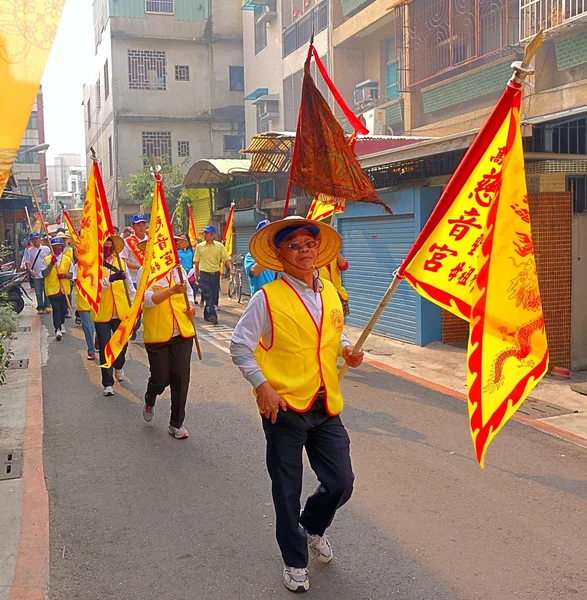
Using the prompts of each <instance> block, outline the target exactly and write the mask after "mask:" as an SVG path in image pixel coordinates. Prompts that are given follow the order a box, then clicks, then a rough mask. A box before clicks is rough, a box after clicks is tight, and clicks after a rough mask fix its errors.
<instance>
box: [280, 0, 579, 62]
mask: <svg viewBox="0 0 587 600" xmlns="http://www.w3.org/2000/svg"><path fill="white" fill-rule="evenodd" d="M586 1H587V0H586ZM327 27H328V2H326V0H323V1H322V2H320V4H317V5H316V6H315V7H314V8H312V9H311V10H309V11H308V12H307V13H306V14H305V15H304V16H303V17H301V18H300V19H298V20H297V21H296V22H295V23H294V24H293V25H290V26H289V27H288V28H287V29H286V30H285V31H284V32H283V56H288V55H289V54H291V53H292V52H295V51H296V50H297V49H298V48H301V47H302V46H303V45H304V44H306V43H308V42H309V41H310V38H311V37H312V31H314V35H316V34H318V33H320V32H321V31H324V30H325V29H326V28H327Z"/></svg>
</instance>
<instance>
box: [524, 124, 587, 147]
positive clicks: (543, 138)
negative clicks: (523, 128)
mask: <svg viewBox="0 0 587 600" xmlns="http://www.w3.org/2000/svg"><path fill="white" fill-rule="evenodd" d="M526 149H527V150H530V151H532V152H549V153H556V154H587V118H585V117H583V118H581V119H570V120H567V121H563V122H562V123H556V124H555V123H544V124H542V125H538V126H537V127H535V128H534V131H533V132H532V138H530V139H529V140H528V142H526Z"/></svg>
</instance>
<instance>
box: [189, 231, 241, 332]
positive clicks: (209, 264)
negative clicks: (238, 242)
mask: <svg viewBox="0 0 587 600" xmlns="http://www.w3.org/2000/svg"><path fill="white" fill-rule="evenodd" d="M215 237H216V227H214V225H206V227H204V241H203V242H200V243H199V244H198V245H197V246H196V255H195V257H194V263H195V265H196V280H197V281H198V283H199V285H200V289H201V290H202V298H204V319H205V320H206V321H209V322H210V323H212V324H213V325H216V324H217V323H218V315H217V314H216V307H215V304H216V301H217V300H216V299H217V298H218V295H219V293H220V263H221V262H222V261H224V262H225V263H226V266H227V267H228V268H229V269H230V273H231V274H232V275H234V273H235V270H234V268H233V266H232V262H231V260H230V256H229V255H228V252H227V251H226V248H225V247H224V244H222V243H221V242H217V241H216V240H215V239H214V238H215Z"/></svg>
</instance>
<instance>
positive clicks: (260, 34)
mask: <svg viewBox="0 0 587 600" xmlns="http://www.w3.org/2000/svg"><path fill="white" fill-rule="evenodd" d="M264 13H265V7H264V6H259V5H256V6H255V11H254V14H255V54H259V52H261V50H263V48H265V47H266V46H267V24H266V23H265V21H258V19H259V17H260V16H261V15H263V14H264Z"/></svg>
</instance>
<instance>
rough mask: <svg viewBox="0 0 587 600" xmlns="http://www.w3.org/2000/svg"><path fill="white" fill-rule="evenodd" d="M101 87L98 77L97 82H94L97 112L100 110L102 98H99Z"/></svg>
mask: <svg viewBox="0 0 587 600" xmlns="http://www.w3.org/2000/svg"><path fill="white" fill-rule="evenodd" d="M101 87H102V86H101V85H100V78H99V77H98V81H96V110H97V111H99V110H100V108H102V97H101V92H102V90H101Z"/></svg>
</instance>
